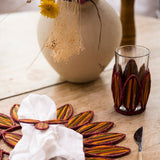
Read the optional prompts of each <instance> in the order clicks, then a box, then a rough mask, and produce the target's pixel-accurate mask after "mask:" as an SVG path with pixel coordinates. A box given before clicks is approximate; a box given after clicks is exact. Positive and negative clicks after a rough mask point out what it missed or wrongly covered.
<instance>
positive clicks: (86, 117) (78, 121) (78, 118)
mask: <svg viewBox="0 0 160 160" xmlns="http://www.w3.org/2000/svg"><path fill="white" fill-rule="evenodd" d="M92 118H93V111H86V112H82V113H80V114H77V115H75V116H74V117H72V118H71V119H70V120H69V121H68V124H67V127H68V128H72V129H77V128H79V127H81V126H83V125H85V124H87V123H89V122H90V121H91V120H92Z"/></svg>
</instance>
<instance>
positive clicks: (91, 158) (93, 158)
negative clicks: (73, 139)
mask: <svg viewBox="0 0 160 160" xmlns="http://www.w3.org/2000/svg"><path fill="white" fill-rule="evenodd" d="M85 160H112V159H110V158H104V157H86V158H85Z"/></svg>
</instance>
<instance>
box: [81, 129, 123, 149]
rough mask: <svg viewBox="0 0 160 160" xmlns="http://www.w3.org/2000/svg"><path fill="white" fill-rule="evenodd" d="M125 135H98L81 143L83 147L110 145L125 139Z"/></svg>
mask: <svg viewBox="0 0 160 160" xmlns="http://www.w3.org/2000/svg"><path fill="white" fill-rule="evenodd" d="M125 136H126V135H125V134H122V133H106V132H104V133H100V134H95V135H93V136H90V137H88V138H84V140H83V143H84V145H85V146H97V145H111V144H116V143H118V142H120V141H121V140H122V139H124V138H125Z"/></svg>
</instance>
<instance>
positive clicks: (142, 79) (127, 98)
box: [111, 45, 151, 115]
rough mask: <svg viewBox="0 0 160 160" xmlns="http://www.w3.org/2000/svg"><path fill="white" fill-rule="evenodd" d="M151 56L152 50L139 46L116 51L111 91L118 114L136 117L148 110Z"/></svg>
mask: <svg viewBox="0 0 160 160" xmlns="http://www.w3.org/2000/svg"><path fill="white" fill-rule="evenodd" d="M149 56H150V50H149V49H148V48H146V47H143V46H138V45H126V46H120V47H119V48H117V49H116V50H115V65H114V68H113V74H112V86H111V89H112V94H113V99H114V107H115V110H116V111H117V112H119V113H122V114H125V115H135V114H139V113H142V112H143V111H144V110H145V109H146V104H147V101H148V97H149V93H150V87H151V76H150V71H149V67H148V64H149Z"/></svg>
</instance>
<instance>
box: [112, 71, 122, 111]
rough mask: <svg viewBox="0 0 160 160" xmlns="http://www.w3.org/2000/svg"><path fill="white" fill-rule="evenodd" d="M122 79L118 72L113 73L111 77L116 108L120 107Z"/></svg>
mask: <svg viewBox="0 0 160 160" xmlns="http://www.w3.org/2000/svg"><path fill="white" fill-rule="evenodd" d="M121 92H122V79H121V76H120V73H119V72H115V73H114V75H113V77H112V94H113V99H114V105H115V107H116V108H119V107H120V106H121V98H120V97H121Z"/></svg>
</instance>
